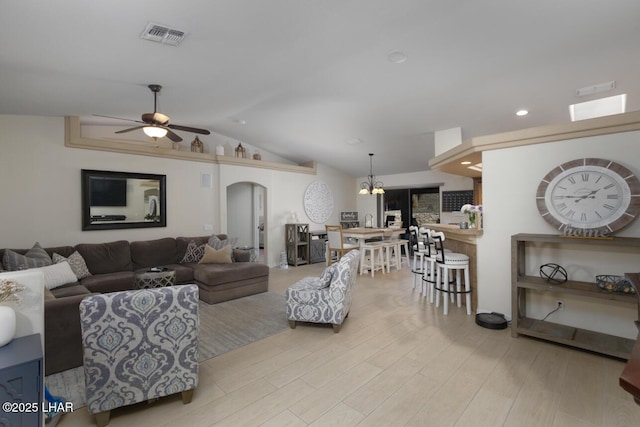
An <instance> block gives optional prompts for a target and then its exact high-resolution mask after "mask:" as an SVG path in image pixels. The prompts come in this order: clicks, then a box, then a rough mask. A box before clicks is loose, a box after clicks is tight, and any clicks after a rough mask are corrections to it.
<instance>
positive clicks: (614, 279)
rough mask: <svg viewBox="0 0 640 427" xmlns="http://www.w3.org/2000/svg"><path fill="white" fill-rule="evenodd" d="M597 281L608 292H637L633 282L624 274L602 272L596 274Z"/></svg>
mask: <svg viewBox="0 0 640 427" xmlns="http://www.w3.org/2000/svg"><path fill="white" fill-rule="evenodd" d="M596 283H597V284H598V287H599V288H600V289H603V290H605V291H607V292H617V293H622V294H635V293H636V290H635V289H634V287H633V285H632V284H631V282H629V281H628V280H627V279H625V278H624V277H623V276H615V275H611V274H601V275H598V276H596Z"/></svg>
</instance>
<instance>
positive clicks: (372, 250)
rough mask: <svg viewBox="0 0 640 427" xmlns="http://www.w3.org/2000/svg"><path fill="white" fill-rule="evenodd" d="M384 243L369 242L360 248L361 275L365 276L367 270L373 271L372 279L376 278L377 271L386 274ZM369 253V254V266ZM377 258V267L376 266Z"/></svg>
mask: <svg viewBox="0 0 640 427" xmlns="http://www.w3.org/2000/svg"><path fill="white" fill-rule="evenodd" d="M384 248H385V247H384V242H382V241H380V242H368V243H364V244H363V245H361V246H360V275H361V276H362V275H363V274H364V270H365V268H366V269H368V270H370V271H371V277H375V271H376V270H382V272H383V273H384V272H385V262H384V254H383V252H384ZM367 252H368V253H369V257H368V261H369V265H367ZM376 258H377V265H376Z"/></svg>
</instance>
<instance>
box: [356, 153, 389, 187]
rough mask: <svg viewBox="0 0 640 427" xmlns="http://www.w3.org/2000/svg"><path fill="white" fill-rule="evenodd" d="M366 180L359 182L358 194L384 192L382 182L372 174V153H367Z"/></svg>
mask: <svg viewBox="0 0 640 427" xmlns="http://www.w3.org/2000/svg"><path fill="white" fill-rule="evenodd" d="M367 178H368V179H367V181H366V182H363V183H362V184H360V193H359V194H384V188H382V187H383V186H384V184H383V183H382V182H380V181H376V177H375V175H374V174H373V153H369V176H368V177H367Z"/></svg>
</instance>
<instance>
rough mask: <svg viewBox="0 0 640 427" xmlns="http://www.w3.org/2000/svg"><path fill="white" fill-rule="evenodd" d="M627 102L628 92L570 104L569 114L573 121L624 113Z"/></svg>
mask: <svg viewBox="0 0 640 427" xmlns="http://www.w3.org/2000/svg"><path fill="white" fill-rule="evenodd" d="M626 104H627V94H626V93H623V94H621V95H615V96H609V97H607V98H600V99H594V100H593V101H587V102H580V103H578V104H572V105H569V114H570V115H571V121H572V122H575V121H577V120H585V119H593V118H595V117H603V116H610V115H612V114H620V113H624V112H625V110H626Z"/></svg>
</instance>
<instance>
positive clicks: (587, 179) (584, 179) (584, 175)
mask: <svg viewBox="0 0 640 427" xmlns="http://www.w3.org/2000/svg"><path fill="white" fill-rule="evenodd" d="M582 181H583V182H587V181H589V174H588V173H587V172H584V173H583V174H582Z"/></svg>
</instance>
